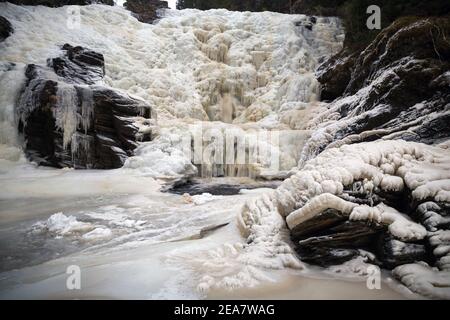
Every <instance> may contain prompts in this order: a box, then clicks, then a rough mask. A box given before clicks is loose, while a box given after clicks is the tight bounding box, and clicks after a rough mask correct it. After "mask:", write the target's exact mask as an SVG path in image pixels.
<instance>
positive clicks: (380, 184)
mask: <svg viewBox="0 0 450 320" xmlns="http://www.w3.org/2000/svg"><path fill="white" fill-rule="evenodd" d="M449 163H450V152H449V150H448V149H446V148H444V147H437V146H427V145H424V144H421V143H414V142H406V141H402V140H395V141H374V142H367V143H359V144H352V145H344V146H341V147H339V148H330V149H327V150H325V151H324V152H322V153H321V154H320V155H318V156H317V157H316V158H314V159H311V160H309V161H308V162H306V163H305V165H304V166H303V168H302V169H300V170H299V171H298V172H297V173H296V174H294V175H293V176H291V177H290V178H288V179H287V180H285V181H284V182H283V183H282V184H281V186H280V187H278V189H277V190H276V191H275V192H273V193H272V194H271V195H270V196H266V197H265V198H260V199H255V200H254V201H252V202H250V203H248V204H247V205H246V206H245V207H244V209H243V210H242V212H241V216H240V219H239V221H240V223H241V226H242V228H243V230H245V234H248V235H249V239H250V238H253V237H256V236H257V233H256V230H258V229H259V228H261V227H260V223H261V220H260V217H262V216H270V215H274V214H279V215H281V216H284V217H286V222H287V225H288V227H289V229H290V231H291V239H292V240H294V241H295V243H296V244H295V247H296V251H297V252H298V254H299V256H300V259H301V260H302V261H305V262H309V263H314V264H319V265H322V266H328V265H334V264H341V263H343V262H344V261H347V260H350V259H353V258H354V257H355V256H357V255H359V253H360V252H359V251H358V250H360V249H363V250H364V251H365V252H371V253H372V254H374V259H373V262H374V263H377V264H380V265H382V266H383V267H386V268H390V269H391V268H394V267H396V266H399V265H403V264H407V263H413V262H415V261H424V262H426V263H429V264H432V265H433V264H434V265H435V267H436V268H438V269H439V270H441V272H443V273H444V272H446V270H448V265H449V262H450V259H449V258H448V256H449V252H450V250H449V245H448V243H449V241H448V239H447V238H448V234H447V233H448V231H447V230H438V231H435V232H429V231H427V229H428V230H436V229H437V228H444V229H445V228H448V224H446V221H447V218H446V211H445V210H442V209H441V208H447V207H448V202H447V200H445V199H444V200H442V198H443V196H442V194H441V191H442V190H444V191H445V190H447V188H448V181H449V179H448V178H449V171H448V164H449Z"/></svg>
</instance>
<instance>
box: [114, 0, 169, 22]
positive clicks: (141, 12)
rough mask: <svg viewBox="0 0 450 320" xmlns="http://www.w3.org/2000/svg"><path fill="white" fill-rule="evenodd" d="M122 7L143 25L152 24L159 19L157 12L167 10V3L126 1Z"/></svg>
mask: <svg viewBox="0 0 450 320" xmlns="http://www.w3.org/2000/svg"><path fill="white" fill-rule="evenodd" d="M123 6H124V7H125V8H126V9H128V10H130V11H131V12H132V13H133V15H134V16H135V17H136V18H137V19H138V20H139V21H141V22H144V23H152V22H153V21H155V20H157V19H158V18H159V15H158V10H160V9H168V8H169V5H168V3H167V1H159V0H127V1H126V2H125V3H124V5H123Z"/></svg>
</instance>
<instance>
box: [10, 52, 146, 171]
mask: <svg viewBox="0 0 450 320" xmlns="http://www.w3.org/2000/svg"><path fill="white" fill-rule="evenodd" d="M62 49H63V50H62V52H63V54H62V55H61V56H60V57H57V58H54V59H49V60H48V65H47V66H38V65H34V64H30V65H28V66H27V68H26V72H25V75H26V78H27V81H26V83H25V86H24V88H23V90H22V93H21V95H20V99H19V101H18V103H17V106H16V113H17V117H18V119H20V120H19V131H20V132H21V133H22V134H23V136H24V140H25V141H26V142H25V152H26V154H27V156H28V157H29V158H30V160H32V161H35V162H37V163H38V164H40V165H47V166H54V167H59V168H60V167H74V168H80V169H81V168H83V169H84V168H96V169H110V168H119V167H121V166H122V165H123V163H124V162H125V160H126V159H127V157H128V156H131V155H133V151H134V149H135V148H136V147H137V144H138V141H141V140H149V139H150V136H148V135H147V136H141V135H139V128H138V126H137V125H136V124H135V121H136V120H137V119H150V117H151V108H150V106H148V105H147V104H146V103H145V102H143V101H141V100H138V99H135V98H132V97H130V96H128V95H126V94H124V93H122V92H119V91H116V90H114V89H111V88H107V87H103V86H101V85H97V84H96V82H98V81H99V80H101V79H102V77H103V75H104V60H103V56H102V55H101V54H99V53H96V52H93V51H91V50H88V49H85V48H82V47H72V46H70V45H68V44H66V45H64V46H63V47H62ZM138 137H139V138H138Z"/></svg>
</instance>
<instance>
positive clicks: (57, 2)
mask: <svg viewBox="0 0 450 320" xmlns="http://www.w3.org/2000/svg"><path fill="white" fill-rule="evenodd" d="M0 2H10V3H14V4H17V5H23V6H47V7H53V8H56V7H62V6H67V5H78V6H84V5H89V4H95V3H99V4H107V5H109V6H113V5H114V1H113V0H8V1H5V0H0Z"/></svg>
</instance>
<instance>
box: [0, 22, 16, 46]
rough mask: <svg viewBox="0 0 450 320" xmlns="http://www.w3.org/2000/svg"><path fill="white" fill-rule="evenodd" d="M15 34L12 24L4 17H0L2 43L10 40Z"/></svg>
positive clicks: (0, 38) (0, 39)
mask: <svg viewBox="0 0 450 320" xmlns="http://www.w3.org/2000/svg"><path fill="white" fill-rule="evenodd" d="M11 33H13V27H12V25H11V23H10V22H9V21H8V20H7V19H6V18H4V17H2V16H0V42H2V41H3V40H5V39H6V38H8V37H9V36H10V35H11Z"/></svg>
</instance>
